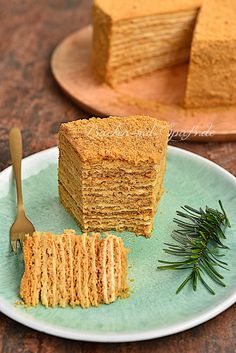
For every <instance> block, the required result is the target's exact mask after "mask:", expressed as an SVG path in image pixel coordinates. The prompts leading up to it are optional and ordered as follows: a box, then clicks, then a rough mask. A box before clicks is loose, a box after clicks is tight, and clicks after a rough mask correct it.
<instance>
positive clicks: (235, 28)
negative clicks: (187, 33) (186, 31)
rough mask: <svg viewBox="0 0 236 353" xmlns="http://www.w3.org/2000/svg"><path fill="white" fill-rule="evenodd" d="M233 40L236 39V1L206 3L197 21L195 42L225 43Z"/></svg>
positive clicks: (226, 0)
mask: <svg viewBox="0 0 236 353" xmlns="http://www.w3.org/2000/svg"><path fill="white" fill-rule="evenodd" d="M231 39H234V40H235V39H236V1H235V0H207V1H204V2H203V5H202V8H201V10H200V13H199V16H198V19H197V25H196V27H195V32H194V40H201V41H204V40H205V41H217V40H219V41H225V40H231Z"/></svg>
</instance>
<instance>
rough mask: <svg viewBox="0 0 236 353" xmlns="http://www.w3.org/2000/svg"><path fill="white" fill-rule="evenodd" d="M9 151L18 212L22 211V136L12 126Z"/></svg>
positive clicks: (18, 130)
mask: <svg viewBox="0 0 236 353" xmlns="http://www.w3.org/2000/svg"><path fill="white" fill-rule="evenodd" d="M9 145H10V153H11V159H12V165H13V171H14V175H15V180H16V192H17V206H18V212H19V211H24V204H23V196H22V183H21V160H22V136H21V132H20V129H18V128H17V127H13V128H12V129H11V130H10V133H9Z"/></svg>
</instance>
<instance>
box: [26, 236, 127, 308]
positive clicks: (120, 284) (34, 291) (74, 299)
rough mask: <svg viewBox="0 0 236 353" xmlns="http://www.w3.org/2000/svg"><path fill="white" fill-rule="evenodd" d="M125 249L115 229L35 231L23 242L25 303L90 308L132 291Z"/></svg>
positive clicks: (107, 302) (112, 300)
mask: <svg viewBox="0 0 236 353" xmlns="http://www.w3.org/2000/svg"><path fill="white" fill-rule="evenodd" d="M126 256H127V250H126V249H125V248H124V245H123V241H122V239H121V238H118V237H116V236H115V235H112V234H106V236H105V237H101V236H100V234H98V233H96V234H92V236H89V235H88V234H82V235H81V236H78V235H76V234H75V233H74V231H72V230H65V231H64V233H63V234H60V235H54V234H51V233H40V232H35V233H34V234H33V235H32V236H28V237H27V239H26V240H25V243H24V261H25V272H24V275H23V278H22V281H21V288H20V296H21V298H22V299H23V301H24V303H25V304H26V305H27V306H37V305H38V304H39V303H40V302H41V303H42V304H43V305H44V306H46V307H55V306H57V305H59V306H61V307H66V306H67V305H71V306H73V307H74V306H77V305H80V306H81V307H82V308H88V307H89V306H98V305H99V304H102V303H104V304H110V303H112V302H114V301H115V300H116V299H117V298H118V297H126V296H127V295H128V287H127V285H126V271H127V259H126Z"/></svg>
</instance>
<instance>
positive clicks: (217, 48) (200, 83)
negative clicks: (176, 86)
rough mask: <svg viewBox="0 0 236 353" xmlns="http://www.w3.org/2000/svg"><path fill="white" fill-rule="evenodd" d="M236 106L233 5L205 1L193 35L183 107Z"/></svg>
mask: <svg viewBox="0 0 236 353" xmlns="http://www.w3.org/2000/svg"><path fill="white" fill-rule="evenodd" d="M235 103H236V1H235V0H205V1H204V2H203V5H202V8H201V10H200V12H199V16H198V19H197V23H196V28H195V31H194V36H193V42H192V48H191V58H190V67H189V73H188V82H187V90H186V96H185V105H186V107H190V108H192V107H208V106H209V107H210V106H215V105H230V104H235Z"/></svg>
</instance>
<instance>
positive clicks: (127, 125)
mask: <svg viewBox="0 0 236 353" xmlns="http://www.w3.org/2000/svg"><path fill="white" fill-rule="evenodd" d="M168 133H169V124H168V123H167V122H165V121H160V120H157V119H156V118H153V117H149V116H129V117H109V118H103V119H101V118H90V119H81V120H76V121H72V122H69V123H65V124H61V127H60V131H59V135H60V134H63V135H64V136H66V138H67V140H68V142H69V143H70V144H71V145H72V146H73V148H74V149H75V150H76V152H77V153H78V154H79V156H80V159H81V160H82V161H90V162H95V163H96V162H97V161H99V160H121V161H126V162H130V163H132V164H133V163H134V164H138V163H142V162H145V161H149V162H153V163H158V162H159V161H160V159H161V156H162V154H163V151H164V149H165V148H166V144H167V139H168Z"/></svg>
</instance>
